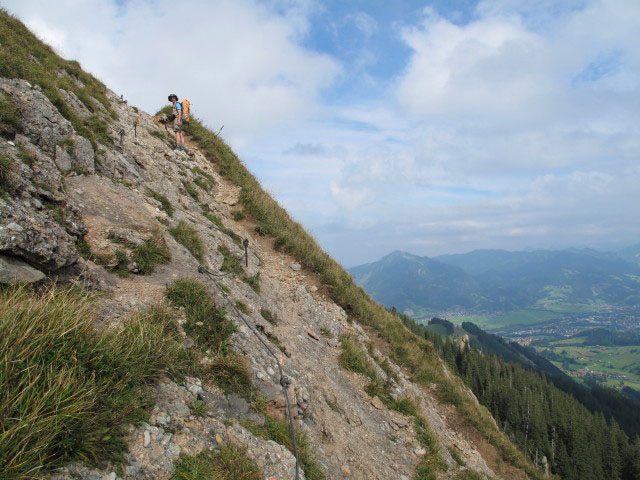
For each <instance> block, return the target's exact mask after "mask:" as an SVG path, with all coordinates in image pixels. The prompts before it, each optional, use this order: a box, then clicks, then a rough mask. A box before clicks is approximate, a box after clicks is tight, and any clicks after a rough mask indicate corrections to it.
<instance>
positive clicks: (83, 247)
mask: <svg viewBox="0 0 640 480" xmlns="http://www.w3.org/2000/svg"><path fill="white" fill-rule="evenodd" d="M76 250H77V251H78V255H80V256H81V257H82V258H84V259H85V260H91V259H92V257H93V252H92V251H91V247H90V246H89V244H88V243H87V242H86V240H85V239H84V238H79V239H77V240H76Z"/></svg>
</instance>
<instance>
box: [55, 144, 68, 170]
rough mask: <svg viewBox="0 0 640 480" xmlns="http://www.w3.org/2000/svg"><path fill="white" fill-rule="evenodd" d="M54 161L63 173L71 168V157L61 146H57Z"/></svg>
mask: <svg viewBox="0 0 640 480" xmlns="http://www.w3.org/2000/svg"><path fill="white" fill-rule="evenodd" d="M54 160H55V162H56V165H57V167H58V168H59V169H60V170H62V171H63V172H65V171H67V170H69V169H70V168H71V155H69V153H68V152H67V151H66V150H65V149H64V148H62V147H61V146H60V145H56V156H55V158H54Z"/></svg>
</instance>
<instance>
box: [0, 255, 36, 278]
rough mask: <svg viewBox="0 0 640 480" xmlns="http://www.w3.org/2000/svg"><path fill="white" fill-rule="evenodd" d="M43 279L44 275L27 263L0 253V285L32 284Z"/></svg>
mask: <svg viewBox="0 0 640 480" xmlns="http://www.w3.org/2000/svg"><path fill="white" fill-rule="evenodd" d="M43 278H45V275H44V273H42V272H41V271H40V270H37V269H35V268H33V267H32V266H31V265H29V264H28V263H26V262H23V261H22V260H18V259H17V258H14V257H9V256H7V255H3V254H1V253H0V283H3V284H14V283H34V282H39V281H40V280H42V279H43Z"/></svg>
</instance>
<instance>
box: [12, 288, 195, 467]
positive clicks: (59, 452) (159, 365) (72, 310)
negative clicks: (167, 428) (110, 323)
mask: <svg viewBox="0 0 640 480" xmlns="http://www.w3.org/2000/svg"><path fill="white" fill-rule="evenodd" d="M90 304H91V298H90V297H87V296H86V295H83V294H81V293H80V292H79V291H76V290H70V289H61V288H51V289H50V290H47V291H45V292H43V293H34V292H33V291H32V290H30V289H28V288H26V287H20V288H9V289H5V290H3V291H1V292H0V352H2V361H0V418H2V420H3V425H2V429H1V430H0V471H1V472H3V478H27V477H29V478H32V477H39V476H41V475H42V474H43V473H44V472H46V471H50V470H52V469H54V468H56V467H58V466H59V465H60V464H61V463H62V462H65V461H68V460H73V459H76V458H79V459H82V460H85V461H89V462H96V461H100V460H108V459H117V458H118V454H119V453H121V452H122V451H123V450H124V449H125V443H124V435H125V432H124V430H123V428H122V427H123V425H125V424H126V423H129V422H132V421H136V420H137V419H140V418H141V415H142V414H143V413H144V409H145V407H146V406H147V405H148V396H147V394H146V389H145V388H144V387H145V385H146V384H148V383H149V382H150V381H152V380H153V379H155V378H157V377H159V376H160V375H161V374H163V373H170V374H179V373H181V371H182V369H184V368H185V365H186V364H185V359H184V356H183V355H182V353H181V349H180V347H179V344H178V343H177V339H178V337H177V336H176V334H175V326H174V325H173V323H172V322H173V318H172V316H171V315H170V313H169V312H167V311H165V310H162V309H152V310H149V311H146V312H143V313H140V314H136V315H134V316H132V317H131V318H130V319H128V320H126V321H124V322H123V328H122V329H121V330H118V331H106V332H100V333H98V332H96V330H95V328H94V325H93V321H94V320H95V314H94V312H93V311H92V309H91V306H90Z"/></svg>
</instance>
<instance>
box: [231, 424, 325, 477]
mask: <svg viewBox="0 0 640 480" xmlns="http://www.w3.org/2000/svg"><path fill="white" fill-rule="evenodd" d="M241 423H242V425H243V426H244V427H245V428H246V429H247V430H249V431H250V432H251V433H253V434H254V435H257V436H259V437H262V438H264V439H266V440H273V441H274V442H276V443H279V444H280V445H283V446H284V447H286V448H287V449H288V450H289V451H291V452H293V440H292V439H291V433H290V430H289V424H288V423H287V422H286V421H285V420H284V419H282V418H280V417H276V416H273V415H268V414H267V415H265V422H264V425H263V426H259V425H256V424H255V423H252V422H250V421H245V422H241ZM295 436H296V444H297V446H298V457H299V458H300V464H301V466H302V470H303V471H304V476H305V478H306V479H307V480H324V479H325V478H326V476H325V474H324V472H323V471H322V469H321V468H320V465H319V464H318V462H317V461H316V460H315V458H314V457H313V454H312V451H311V445H310V443H309V439H308V438H307V436H306V435H305V434H304V433H303V432H301V431H300V430H298V429H296V430H295Z"/></svg>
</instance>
